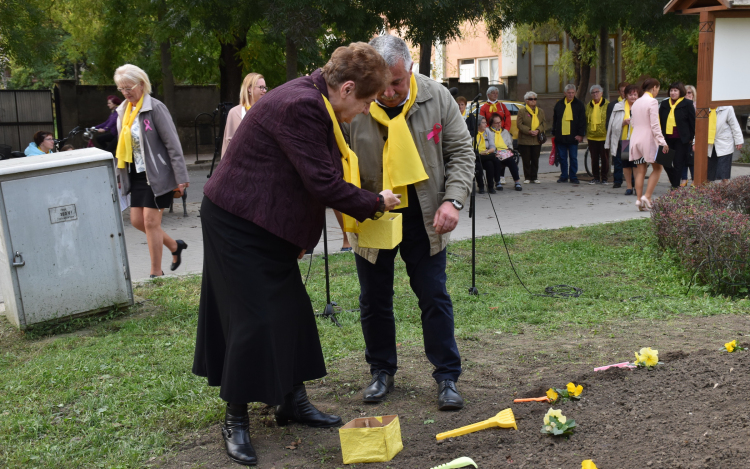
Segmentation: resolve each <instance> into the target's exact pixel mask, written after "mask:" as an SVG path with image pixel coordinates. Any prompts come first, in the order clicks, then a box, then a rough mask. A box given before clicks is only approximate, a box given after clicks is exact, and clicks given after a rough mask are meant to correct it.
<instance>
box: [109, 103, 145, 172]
mask: <svg viewBox="0 0 750 469" xmlns="http://www.w3.org/2000/svg"><path fill="white" fill-rule="evenodd" d="M145 96H146V93H143V95H141V99H139V100H138V104H137V105H136V106H135V111H133V103H130V102H128V105H127V106H125V115H124V116H123V119H122V129H121V130H120V138H119V139H118V140H117V151H116V154H117V167H118V168H120V169H122V168H124V167H125V163H132V162H133V136H132V135H131V134H130V127H131V126H132V125H133V122H135V119H136V117H137V116H138V113H139V112H141V107H142V106H143V98H144V97H145ZM131 111H132V112H131Z"/></svg>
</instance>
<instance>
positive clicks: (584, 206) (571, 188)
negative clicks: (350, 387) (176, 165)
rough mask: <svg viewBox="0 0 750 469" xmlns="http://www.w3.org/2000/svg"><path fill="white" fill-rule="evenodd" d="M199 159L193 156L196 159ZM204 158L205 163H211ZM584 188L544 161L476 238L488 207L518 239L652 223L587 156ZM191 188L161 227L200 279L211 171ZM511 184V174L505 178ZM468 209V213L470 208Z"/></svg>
mask: <svg viewBox="0 0 750 469" xmlns="http://www.w3.org/2000/svg"><path fill="white" fill-rule="evenodd" d="M194 158H195V157H194V156H192V159H191V161H190V162H192V160H193V159H194ZM207 158H208V157H207V156H202V157H201V159H203V160H205V159H207ZM579 160H581V165H580V166H581V168H580V169H581V172H580V173H579V177H580V179H581V184H580V185H578V186H576V185H573V184H569V183H567V184H558V183H556V180H557V178H558V175H559V169H558V168H556V167H554V166H550V165H549V164H548V162H547V158H546V157H544V156H543V157H542V158H540V165H539V167H540V180H541V184H524V185H523V191H522V192H516V191H514V190H513V187H512V185H510V186H508V185H506V186H505V190H504V191H502V192H498V193H497V194H495V195H491V196H490V195H489V194H484V195H478V196H477V219H476V234H477V236H478V237H480V236H487V235H492V234H497V233H499V231H498V227H497V220H496V219H495V215H494V213H493V210H492V206H491V205H490V197H492V203H493V204H494V206H495V210H497V214H498V217H499V219H500V224H501V226H502V228H503V232H504V233H520V232H524V231H529V230H537V229H554V228H562V227H565V226H579V225H588V224H594V223H604V222H612V221H620V220H630V219H633V218H645V217H648V216H649V215H648V212H639V211H638V210H637V209H636V207H635V205H634V204H635V197H634V196H625V195H624V193H625V189H624V188H622V189H613V188H612V186H611V185H608V186H601V185H588V184H587V182H588V180H589V179H590V178H589V177H588V176H587V175H586V174H585V171H584V170H583V164H582V163H583V161H582V160H583V152H581V154H580V156H579ZM190 167H191V168H193V169H191V170H190V179H191V183H190V188H189V189H188V200H187V209H188V217H187V218H183V214H182V200H178V201H177V203H176V204H175V205H176V206H175V211H174V213H165V214H164V218H163V223H162V226H163V227H164V230H165V231H166V232H167V233H168V234H169V235H170V236H172V237H173V238H176V239H182V240H184V241H185V242H186V243H187V244H188V245H189V248H188V249H187V250H186V251H184V252H183V255H182V266H180V268H179V269H178V270H177V271H176V272H175V274H179V275H184V274H187V273H200V272H201V271H202V268H203V241H202V233H201V219H200V213H199V208H200V202H201V199H202V196H203V185H204V184H205V183H206V181H207V179H206V175H207V174H208V166H207V165H205V164H202V165H193V164H191V165H190ZM748 174H750V168H745V167H733V168H732V175H733V176H740V175H748ZM507 176H508V177H507V180H508V181H509V182H510V181H511V178H510V177H509V176H510V174H508V175H507ZM668 190H669V182H668V179H667V177H666V175H665V174H663V175H662V176H661V178H660V181H659V185H658V186H657V190H656V193H655V197H658V196H660V195H662V194H664V193H665V192H667V191H668ZM467 208H468V207H467ZM326 215H327V227H328V235H329V236H328V245H329V250H330V251H331V252H332V253H333V252H337V251H338V250H339V249H340V247H341V241H342V236H341V229H340V228H339V226H338V223H337V222H336V218H335V217H334V215H333V211H332V210H327V213H326ZM123 218H124V221H125V239H126V242H127V249H128V259H129V261H130V271H131V274H132V278H133V280H135V281H139V280H144V279H147V278H148V276H149V269H150V267H149V266H150V259H149V254H148V247H147V245H146V236H145V235H144V234H143V233H141V232H140V231H138V230H136V229H135V228H133V227H132V225H131V224H130V216H129V210H126V211H125V212H123ZM470 237H471V219H470V218H469V217H468V210H467V209H466V208H465V209H464V210H463V211H461V219H460V221H459V224H458V227H457V228H456V230H455V231H454V232H453V234H452V239H454V240H455V239H467V238H470ZM322 251H323V240H322V239H321V241H320V243H319V244H318V246H317V247H316V248H315V253H320V252H322ZM171 259H172V256H171V255H170V254H169V252H168V251H167V249H166V248H165V249H164V257H163V259H162V267H163V270H164V272H165V274H168V275H172V274H173V273H172V272H170V270H169V265H170V263H171Z"/></svg>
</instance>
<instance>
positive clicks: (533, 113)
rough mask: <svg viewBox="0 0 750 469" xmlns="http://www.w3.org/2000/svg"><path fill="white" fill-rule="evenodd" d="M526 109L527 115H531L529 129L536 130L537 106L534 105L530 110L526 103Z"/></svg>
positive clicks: (537, 119) (537, 121) (537, 123)
mask: <svg viewBox="0 0 750 469" xmlns="http://www.w3.org/2000/svg"><path fill="white" fill-rule="evenodd" d="M526 110H527V111H529V115H530V116H531V130H536V129H537V128H539V108H538V107H535V108H534V110H532V109H531V108H530V107H529V105H528V104H527V105H526ZM568 133H570V132H568Z"/></svg>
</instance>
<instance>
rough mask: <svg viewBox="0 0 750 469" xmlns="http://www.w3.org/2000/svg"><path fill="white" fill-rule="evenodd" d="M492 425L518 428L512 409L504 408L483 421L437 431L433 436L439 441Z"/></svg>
mask: <svg viewBox="0 0 750 469" xmlns="http://www.w3.org/2000/svg"><path fill="white" fill-rule="evenodd" d="M492 427H500V428H515V429H516V430H518V426H516V418H515V417H514V416H513V411H512V410H511V409H505V410H503V411H501V412H500V413H499V414H497V415H496V416H494V417H492V418H489V419H487V420H485V421H483V422H479V423H475V424H472V425H467V426H465V427H461V428H458V429H456V430H451V431H449V432H444V433H439V434H438V435H437V436H436V437H435V438H436V439H437V440H438V441H440V440H444V439H446V438H453V437H456V436H461V435H466V434H468V433H474V432H478V431H479V430H484V429H486V428H492Z"/></svg>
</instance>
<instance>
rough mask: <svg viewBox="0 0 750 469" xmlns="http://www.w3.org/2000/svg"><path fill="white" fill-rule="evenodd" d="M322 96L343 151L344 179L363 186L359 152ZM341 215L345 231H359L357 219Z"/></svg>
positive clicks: (329, 104)
mask: <svg viewBox="0 0 750 469" xmlns="http://www.w3.org/2000/svg"><path fill="white" fill-rule="evenodd" d="M321 96H323V101H325V103H326V109H328V115H329V116H331V121H333V136H334V137H336V146H337V147H339V152H341V166H342V168H343V170H344V181H346V182H348V183H349V184H354V185H355V186H357V187H360V188H361V187H362V185H361V183H360V181H359V159H357V154H356V153H354V151H353V150H352V149H351V148H349V145H347V144H346V139H344V134H343V132H341V125H340V124H339V121H338V120H337V119H336V113H335V112H333V106H331V102H330V101H328V98H326V97H325V95H324V94H323V93H321ZM341 215H342V216H343V218H344V231H345V232H347V233H359V225H358V224H357V220H355V219H354V218H352V217H350V216H349V215H345V214H343V213H342V214H341Z"/></svg>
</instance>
